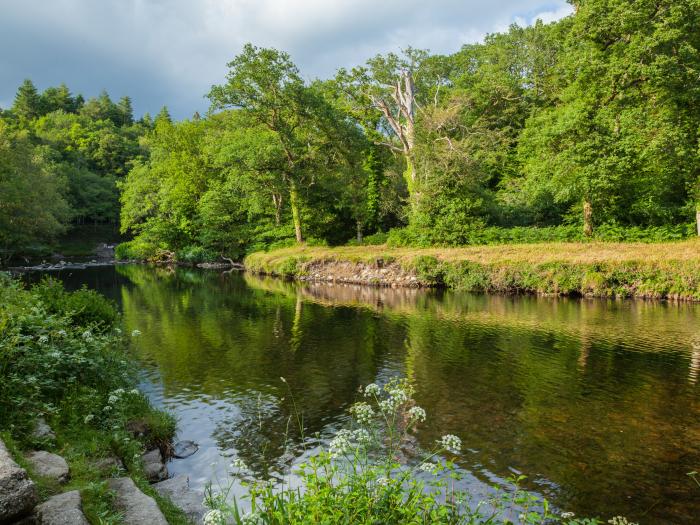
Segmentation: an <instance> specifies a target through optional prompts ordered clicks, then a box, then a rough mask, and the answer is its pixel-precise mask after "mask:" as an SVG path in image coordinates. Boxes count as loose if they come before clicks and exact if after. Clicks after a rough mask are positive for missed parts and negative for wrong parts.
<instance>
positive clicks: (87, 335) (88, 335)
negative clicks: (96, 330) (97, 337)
mask: <svg viewBox="0 0 700 525" xmlns="http://www.w3.org/2000/svg"><path fill="white" fill-rule="evenodd" d="M83 339H85V340H86V341H89V340H91V339H92V332H91V331H90V330H85V331H84V332H83Z"/></svg>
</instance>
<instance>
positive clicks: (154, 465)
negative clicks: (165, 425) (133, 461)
mask: <svg viewBox="0 0 700 525" xmlns="http://www.w3.org/2000/svg"><path fill="white" fill-rule="evenodd" d="M141 460H142V461H143V473H144V475H145V476H146V479H147V480H148V481H151V482H153V481H162V480H164V479H166V478H167V477H168V469H167V467H166V466H165V463H163V455H162V454H161V453H160V450H158V449H157V448H156V449H153V450H151V451H149V452H146V453H145V454H143V455H142V456H141Z"/></svg>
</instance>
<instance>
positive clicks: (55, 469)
mask: <svg viewBox="0 0 700 525" xmlns="http://www.w3.org/2000/svg"><path fill="white" fill-rule="evenodd" d="M27 461H29V463H30V464H31V466H32V469H33V470H34V472H35V473H36V474H37V475H38V476H42V477H44V478H49V479H54V480H56V481H58V482H59V483H65V482H67V481H68V478H69V477H70V470H69V469H68V463H66V460H65V459H63V458H62V457H61V456H59V455H58V454H52V453H51V452H46V451H45V450H36V451H34V452H30V453H29V454H27Z"/></svg>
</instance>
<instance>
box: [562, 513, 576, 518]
mask: <svg viewBox="0 0 700 525" xmlns="http://www.w3.org/2000/svg"><path fill="white" fill-rule="evenodd" d="M574 516H576V514H574V513H573V512H562V513H561V518H562V519H564V520H568V519H571V518H573V517H574Z"/></svg>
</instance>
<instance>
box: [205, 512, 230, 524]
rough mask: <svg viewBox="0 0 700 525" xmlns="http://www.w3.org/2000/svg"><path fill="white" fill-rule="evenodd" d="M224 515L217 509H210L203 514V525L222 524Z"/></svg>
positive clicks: (224, 518)
mask: <svg viewBox="0 0 700 525" xmlns="http://www.w3.org/2000/svg"><path fill="white" fill-rule="evenodd" d="M225 520H226V516H225V515H224V513H223V512H221V511H220V510H219V509H214V510H210V511H209V512H207V513H206V514H205V515H204V518H203V519H202V523H203V524H204V525H223V524H224V523H226V521H225Z"/></svg>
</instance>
